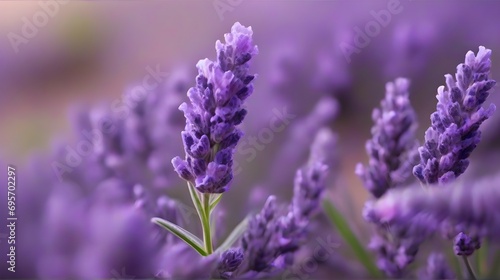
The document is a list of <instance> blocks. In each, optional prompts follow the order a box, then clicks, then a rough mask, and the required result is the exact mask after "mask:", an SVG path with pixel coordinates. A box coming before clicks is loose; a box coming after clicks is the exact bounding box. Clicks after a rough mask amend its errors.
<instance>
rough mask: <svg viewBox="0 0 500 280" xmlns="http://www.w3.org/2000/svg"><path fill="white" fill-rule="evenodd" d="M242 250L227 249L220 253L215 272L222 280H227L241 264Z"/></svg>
mask: <svg viewBox="0 0 500 280" xmlns="http://www.w3.org/2000/svg"><path fill="white" fill-rule="evenodd" d="M243 257H244V255H243V250H242V249H241V248H236V249H233V248H231V249H229V250H227V251H225V252H223V253H222V255H221V256H220V259H219V265H218V266H217V272H218V273H219V276H220V277H221V278H222V279H229V278H230V277H231V274H232V272H234V271H235V270H236V269H238V267H239V266H240V264H241V263H242V262H243Z"/></svg>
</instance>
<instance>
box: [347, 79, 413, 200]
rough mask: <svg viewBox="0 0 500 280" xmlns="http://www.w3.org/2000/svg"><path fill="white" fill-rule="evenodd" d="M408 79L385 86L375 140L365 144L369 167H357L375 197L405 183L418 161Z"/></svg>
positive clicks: (376, 114) (376, 116) (375, 115)
mask: <svg viewBox="0 0 500 280" xmlns="http://www.w3.org/2000/svg"><path fill="white" fill-rule="evenodd" d="M409 86H410V82H409V80H407V79H403V78H398V79H396V80H395V81H394V82H389V83H387V84H386V95H385V98H384V100H382V102H381V109H378V108H377V109H375V110H373V114H372V119H373V121H374V123H375V125H374V126H373V127H372V131H371V132H372V135H373V138H372V139H370V140H368V142H367V143H366V151H367V153H368V155H369V157H370V159H369V163H368V166H366V167H365V166H363V165H362V164H361V163H358V165H357V166H356V174H357V175H358V176H359V177H360V178H361V180H362V181H363V183H364V185H365V187H366V188H367V189H368V190H369V191H370V192H371V193H372V194H373V196H374V197H376V198H379V197H381V196H382V195H383V194H384V193H385V192H386V191H387V190H388V189H390V188H394V187H397V186H399V185H401V184H402V183H404V182H405V181H406V179H407V178H408V177H409V176H410V174H411V166H412V165H413V164H414V161H416V151H417V145H418V143H417V141H416V138H415V130H416V129H417V123H416V116H415V111H414V110H413V108H412V106H411V104H410V98H409V92H408V88H409Z"/></svg>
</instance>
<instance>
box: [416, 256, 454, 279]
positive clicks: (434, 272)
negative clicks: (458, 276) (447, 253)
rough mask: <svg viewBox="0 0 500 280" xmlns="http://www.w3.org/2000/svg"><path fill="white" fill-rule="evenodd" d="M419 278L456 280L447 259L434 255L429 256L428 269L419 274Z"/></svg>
mask: <svg viewBox="0 0 500 280" xmlns="http://www.w3.org/2000/svg"><path fill="white" fill-rule="evenodd" d="M418 278H419V279H422V280H426V279H455V275H454V274H453V272H452V271H451V269H450V267H449V266H448V264H447V263H446V259H445V258H444V256H443V255H441V254H438V253H432V254H430V255H429V258H427V267H425V269H422V270H421V271H420V272H419V274H418Z"/></svg>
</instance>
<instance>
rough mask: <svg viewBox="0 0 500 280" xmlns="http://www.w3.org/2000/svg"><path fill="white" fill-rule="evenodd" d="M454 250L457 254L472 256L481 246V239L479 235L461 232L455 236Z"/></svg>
mask: <svg viewBox="0 0 500 280" xmlns="http://www.w3.org/2000/svg"><path fill="white" fill-rule="evenodd" d="M454 242H455V245H454V246H453V250H454V251H455V254H456V255H457V256H470V255H472V253H474V251H475V250H478V249H479V248H481V240H480V239H479V238H478V237H477V236H472V237H471V236H469V235H467V234H465V233H463V232H460V233H459V234H458V235H457V236H456V237H455V241H454Z"/></svg>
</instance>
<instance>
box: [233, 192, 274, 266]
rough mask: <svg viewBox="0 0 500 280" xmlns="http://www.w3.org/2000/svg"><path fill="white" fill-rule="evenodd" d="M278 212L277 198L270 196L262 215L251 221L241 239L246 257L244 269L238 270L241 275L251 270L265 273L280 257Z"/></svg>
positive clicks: (261, 212)
mask: <svg viewBox="0 0 500 280" xmlns="http://www.w3.org/2000/svg"><path fill="white" fill-rule="evenodd" d="M277 211H278V209H277V206H276V197H274V196H270V197H269V198H268V199H267V201H266V204H265V205H264V207H263V208H262V210H261V211H260V213H259V214H257V215H256V216H254V217H253V218H252V219H251V220H250V221H249V224H248V229H247V231H246V232H245V234H244V235H243V237H242V239H241V246H242V249H243V251H244V252H245V257H244V263H243V265H242V267H240V268H239V269H238V273H239V274H242V273H244V272H247V271H251V270H253V271H258V272H260V271H264V270H265V269H267V268H269V267H270V265H271V264H272V262H273V261H274V260H275V259H276V257H277V256H278V253H279V250H278V246H279V245H278V240H277V239H276V238H277V236H276V232H277V231H278V230H279V229H278V228H277V224H276V215H277Z"/></svg>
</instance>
